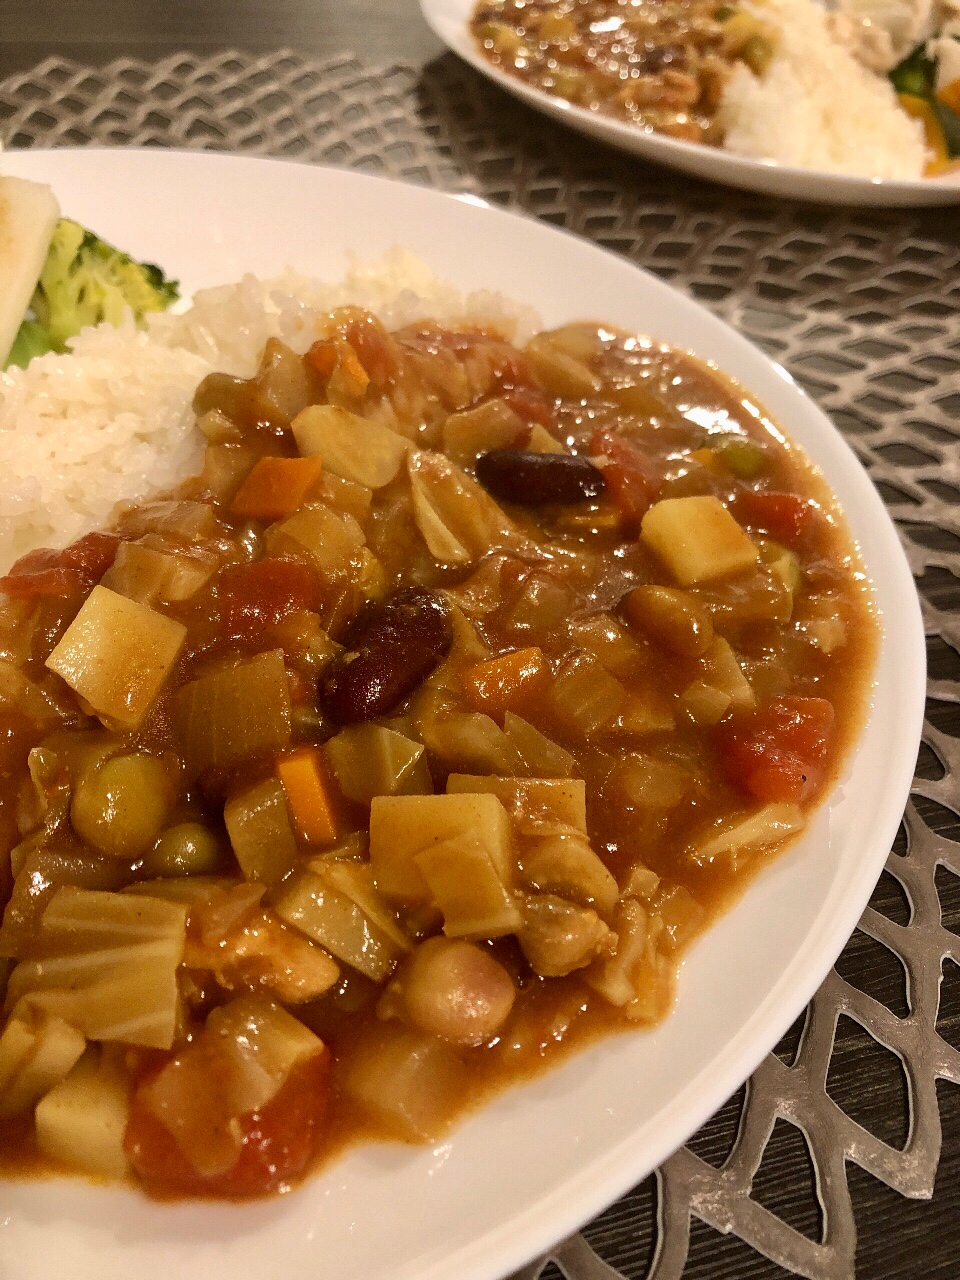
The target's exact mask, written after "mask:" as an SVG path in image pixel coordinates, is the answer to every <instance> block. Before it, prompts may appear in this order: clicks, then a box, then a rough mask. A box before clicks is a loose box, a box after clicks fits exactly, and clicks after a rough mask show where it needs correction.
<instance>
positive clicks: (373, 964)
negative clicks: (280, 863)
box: [274, 860, 409, 982]
mask: <svg viewBox="0 0 960 1280" xmlns="http://www.w3.org/2000/svg"><path fill="white" fill-rule="evenodd" d="M314 866H315V867H316V860H315V861H314ZM274 910H275V911H276V913H277V915H278V916H280V918H281V920H285V921H286V922H287V924H291V925H293V926H294V928H296V929H299V930H300V931H301V932H302V933H305V934H306V935H307V937H308V938H312V939H313V941H314V942H319V944H320V945H321V946H322V947H323V948H324V949H325V950H327V951H329V952H330V953H331V955H334V956H336V958H337V959H338V960H342V961H343V962H344V964H348V965H350V966H351V967H352V968H354V969H357V970H358V971H359V972H360V973H362V974H365V975H366V977H368V978H372V979H373V981H374V982H382V981H383V979H384V978H386V977H388V976H389V974H390V973H392V971H393V970H394V969H395V968H396V966H397V964H398V963H399V961H400V959H401V957H402V955H403V953H404V948H402V947H400V946H399V945H398V944H397V942H396V941H394V939H393V938H392V937H390V936H389V935H388V934H387V933H386V932H385V931H384V930H383V929H382V928H380V926H379V925H377V924H375V923H374V921H373V920H372V919H371V918H370V916H368V915H367V913H366V912H365V911H364V910H363V909H362V908H361V907H359V906H358V905H357V903H356V902H355V901H354V900H353V898H351V897H349V896H348V895H347V894H346V893H344V892H343V891H342V889H341V888H338V887H336V886H335V884H334V882H333V880H332V879H331V878H330V876H329V875H328V873H327V870H326V868H320V869H319V870H310V871H303V872H301V873H300V874H299V875H295V876H293V877H292V878H291V879H290V880H288V881H287V883H286V884H285V885H284V886H283V887H282V888H281V890H280V892H279V894H278V895H277V898H276V901H275V903H274ZM407 945H409V944H407Z"/></svg>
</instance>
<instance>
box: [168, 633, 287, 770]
mask: <svg viewBox="0 0 960 1280" xmlns="http://www.w3.org/2000/svg"><path fill="white" fill-rule="evenodd" d="M174 723H175V727H176V730H177V736H178V740H179V742H180V746H181V750H182V753H183V756H184V759H185V761H186V762H187V764H188V766H189V767H190V768H191V769H192V770H193V771H195V772H197V773H201V774H213V775H220V774H223V773H226V772H228V771H230V770H231V769H234V768H235V767H236V766H237V765H239V764H242V763H244V762H245V761H248V760H253V759H258V758H262V757H271V758H272V757H274V756H276V755H279V753H280V752H281V751H282V750H283V749H284V748H285V747H287V746H289V743H290V735H291V732H292V718H291V709H290V690H289V683H288V680H287V673H286V671H285V670H284V665H283V651H282V650H281V649H271V650H270V651H268V652H267V653H260V654H258V655H257V656H256V657H255V658H251V659H250V660H249V661H248V662H242V663H240V664H239V665H238V666H236V667H232V668H230V669H229V670H227V671H217V672H214V673H213V674H212V675H208V676H201V677H200V679H199V680H193V681H191V683H190V684H186V685H184V686H183V688H182V689H180V690H179V691H178V692H177V695H176V698H175V700H174Z"/></svg>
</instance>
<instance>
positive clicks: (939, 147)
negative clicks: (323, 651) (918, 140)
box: [897, 93, 950, 165]
mask: <svg viewBox="0 0 960 1280" xmlns="http://www.w3.org/2000/svg"><path fill="white" fill-rule="evenodd" d="M897 97H898V99H899V100H900V105H901V107H903V109H904V111H905V112H906V113H907V115H908V116H913V118H914V119H915V120H919V121H920V123H921V124H922V125H923V140H924V142H925V143H926V144H927V151H928V152H929V164H930V165H937V164H942V163H943V162H944V161H945V160H947V159H949V155H950V153H949V151H948V150H947V139H946V138H945V136H944V133H943V125H942V124H941V123H940V117H939V116H938V115H937V112H936V108H935V107H934V105H933V103H932V102H928V101H927V99H926V98H921V97H919V96H918V95H917V94H915V93H898V94H897Z"/></svg>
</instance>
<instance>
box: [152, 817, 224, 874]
mask: <svg viewBox="0 0 960 1280" xmlns="http://www.w3.org/2000/svg"><path fill="white" fill-rule="evenodd" d="M219 866H220V845H219V843H218V841H217V838H216V836H215V835H214V834H213V832H212V831H210V830H209V829H208V828H207V827H205V826H204V825H203V824H202V823H200V822H180V823H178V824H177V825H176V826H175V827H167V829H166V831H164V832H163V834H162V835H161V836H160V838H159V839H158V840H157V843H156V844H155V845H154V846H153V848H152V849H151V850H149V852H148V853H147V854H145V856H144V859H143V871H144V874H145V875H148V876H209V875H213V874H214V873H215V872H216V871H217V870H218V868H219Z"/></svg>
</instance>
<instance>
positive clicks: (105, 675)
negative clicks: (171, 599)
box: [46, 586, 187, 729]
mask: <svg viewBox="0 0 960 1280" xmlns="http://www.w3.org/2000/svg"><path fill="white" fill-rule="evenodd" d="M186 636H187V629H186V627H185V626H183V625H182V623H179V622H174V620H173V619H172V618H167V617H165V616H164V615H163V614H162V613H156V612H155V611H154V610H153V609H148V608H147V607H146V605H142V604H137V602H136V601H134V600H128V599H126V597H125V596H119V595H117V594H116V592H114V591H110V590H108V588H107V587H101V586H96V587H94V588H93V590H92V591H91V592H90V595H89V596H88V597H87V599H86V600H85V601H84V602H83V605H82V606H81V608H80V612H79V613H78V614H77V616H76V617H75V618H74V620H73V622H71V624H70V626H69V627H67V629H66V631H65V632H64V634H63V637H62V639H61V640H60V643H59V644H58V645H57V646H56V648H55V649H54V650H53V652H52V653H51V654H50V657H49V658H47V661H46V666H47V667H49V669H50V670H51V671H55V672H56V673H57V675H58V676H60V677H61V678H62V679H63V680H65V681H66V682H67V684H68V685H69V686H70V687H71V689H73V690H74V691H75V692H76V693H78V694H79V695H80V696H81V698H84V699H85V700H86V701H87V702H88V703H89V704H90V705H91V706H92V707H93V709H94V711H95V712H96V713H97V715H98V716H100V718H101V719H102V720H104V721H105V722H107V723H110V722H113V723H116V724H118V725H120V726H122V727H123V728H125V729H135V728H136V727H137V726H138V725H139V724H140V722H141V720H143V718H144V716H145V715H146V714H147V712H148V711H149V710H150V707H151V706H152V705H153V702H154V699H155V698H156V696H157V694H158V693H159V692H160V688H161V686H162V684H163V682H164V680H165V679H166V678H167V675H168V673H169V672H170V670H171V668H172V667H173V664H174V663H175V662H176V660H177V657H178V656H179V653H180V650H181V649H182V647H183V642H184V640H185V639H186Z"/></svg>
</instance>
